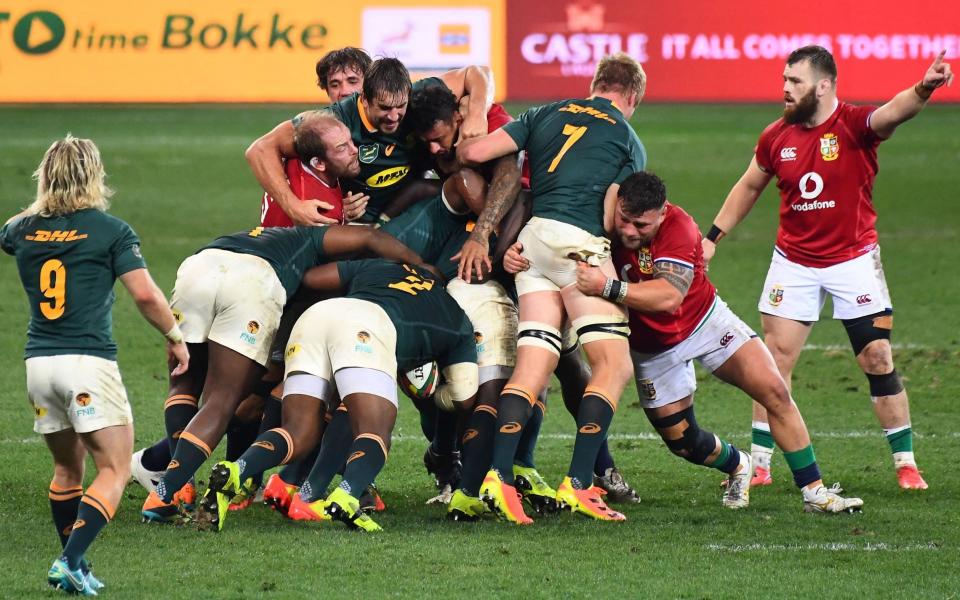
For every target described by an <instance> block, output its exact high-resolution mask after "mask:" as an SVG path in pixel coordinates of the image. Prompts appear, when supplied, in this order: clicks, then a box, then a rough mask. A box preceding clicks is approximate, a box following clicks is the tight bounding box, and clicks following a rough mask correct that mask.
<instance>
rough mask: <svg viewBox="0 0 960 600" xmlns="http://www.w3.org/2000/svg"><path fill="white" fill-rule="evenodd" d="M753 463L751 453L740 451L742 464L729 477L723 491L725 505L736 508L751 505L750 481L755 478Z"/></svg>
mask: <svg viewBox="0 0 960 600" xmlns="http://www.w3.org/2000/svg"><path fill="white" fill-rule="evenodd" d="M752 467H753V464H752V459H751V458H750V455H749V454H747V453H746V452H741V453H740V466H739V467H738V469H737V472H736V473H732V474H730V475H729V476H728V477H727V485H726V488H727V489H725V490H724V491H723V505H724V506H726V507H727V508H732V509H734V510H737V509H740V508H746V507H747V506H749V505H750V483H751V480H752V479H753V469H752Z"/></svg>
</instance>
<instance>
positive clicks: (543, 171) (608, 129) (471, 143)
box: [457, 53, 646, 524]
mask: <svg viewBox="0 0 960 600" xmlns="http://www.w3.org/2000/svg"><path fill="white" fill-rule="evenodd" d="M645 84H646V76H645V74H644V73H643V69H642V68H641V67H640V65H639V64H638V63H637V62H636V61H635V60H633V59H632V58H630V57H628V56H627V55H626V54H622V53H621V54H617V55H614V56H608V57H605V58H604V59H602V60H601V61H600V62H599V63H598V65H597V70H596V74H595V75H594V79H593V82H592V83H591V96H590V98H587V99H585V100H584V99H570V100H564V101H561V102H556V103H553V104H549V105H546V106H541V107H536V108H532V109H530V110H528V111H527V112H525V113H524V114H523V115H521V117H520V118H519V119H518V120H516V121H513V122H511V123H508V124H506V125H504V126H503V127H501V128H500V129H498V130H496V131H494V132H493V133H491V134H489V135H486V136H482V137H479V138H474V139H470V140H465V141H463V142H461V143H460V146H459V147H458V148H457V155H458V157H459V159H460V160H461V161H462V162H464V163H467V164H482V163H485V162H487V161H489V160H492V159H494V158H496V157H499V156H503V155H506V154H511V153H514V152H517V151H518V150H521V149H524V150H527V153H528V156H529V160H530V167H531V168H530V171H531V178H530V184H531V189H532V191H533V215H534V216H533V218H531V219H530V221H528V223H527V224H526V225H525V226H524V228H523V230H522V231H521V232H520V238H519V239H520V241H521V243H522V244H523V247H524V252H526V253H527V254H528V256H529V258H530V261H531V264H532V268H531V269H530V270H528V271H525V272H523V273H520V274H519V275H518V276H517V281H516V285H517V292H518V294H519V297H520V323H519V327H518V331H519V333H518V341H517V367H516V369H514V371H513V374H512V375H511V377H510V380H509V382H508V383H507V385H506V387H505V388H504V391H503V394H502V395H501V396H500V400H499V406H498V407H497V433H496V441H495V444H494V449H493V460H492V467H493V468H492V469H491V470H490V471H489V472H488V473H487V476H486V478H485V480H484V482H483V485H482V487H481V495H482V496H484V497H485V498H487V499H488V501H489V503H490V504H491V505H492V506H493V508H494V509H495V511H496V512H497V513H498V514H499V515H500V516H502V517H504V518H506V519H507V520H509V521H511V522H513V523H518V524H529V523H532V520H531V519H530V518H529V517H527V516H526V515H525V514H524V513H523V507H522V505H521V504H520V502H519V501H518V499H517V493H516V489H515V488H514V485H513V483H514V478H513V472H512V463H513V458H514V455H515V452H516V447H517V442H518V440H519V438H520V434H521V433H522V431H523V427H524V424H525V423H526V421H527V419H528V418H529V417H530V414H531V411H532V408H533V406H534V405H535V403H536V399H537V396H538V395H539V394H540V391H541V390H543V389H544V388H545V387H546V385H547V378H548V377H549V376H550V373H552V372H553V371H554V369H555V368H556V366H557V362H558V359H559V355H560V350H561V336H560V327H561V325H562V324H563V320H564V317H565V316H566V318H568V319H569V320H570V321H571V322H572V324H573V327H574V329H575V330H576V331H577V334H578V337H579V339H580V342H581V343H582V344H583V348H584V351H585V352H586V354H587V359H588V361H589V362H590V365H591V367H592V369H593V373H592V375H591V378H590V385H588V386H587V388H586V391H585V393H584V396H583V398H582V400H581V403H580V409H579V412H578V415H577V429H578V432H577V438H576V442H575V444H574V453H573V458H572V460H571V464H570V469H569V470H568V472H567V477H566V478H565V479H564V480H563V482H562V483H561V484H560V486H559V488H558V490H557V501H558V502H559V503H560V504H562V505H565V506H567V507H569V508H571V509H572V510H574V511H575V512H580V513H583V514H586V515H588V516H591V517H593V518H595V519H600V520H624V519H625V517H624V516H623V515H622V514H620V513H618V512H615V511H612V510H609V509H608V508H607V506H606V504H605V503H604V502H603V500H602V498H601V495H602V494H601V491H600V489H599V488H598V487H596V486H594V485H592V482H593V466H594V462H595V460H596V457H597V452H598V449H599V447H600V445H601V444H602V442H603V441H604V439H605V438H606V434H607V429H608V427H609V425H610V422H611V420H612V419H613V413H614V411H615V409H616V405H617V402H618V401H619V399H620V394H621V392H622V391H623V388H624V386H625V385H626V383H627V381H628V380H629V378H630V374H631V373H632V370H633V368H632V365H631V364H630V358H629V353H628V346H627V335H628V331H629V330H628V328H627V317H626V314H625V312H624V311H623V309H622V307H620V306H618V305H616V304H613V303H611V302H609V301H607V300H605V299H602V298H595V297H588V296H585V295H584V294H583V293H582V292H580V291H579V290H577V287H576V273H577V268H576V261H575V260H571V257H576V258H578V259H582V260H587V261H590V262H591V263H592V264H595V265H597V266H601V268H602V269H603V271H604V273H606V274H607V275H608V276H610V277H616V273H615V272H614V268H613V263H612V261H611V260H610V241H609V240H608V239H606V238H605V237H604V229H603V213H604V202H605V201H606V200H609V201H610V202H612V201H613V200H614V199H615V197H616V188H617V186H618V185H619V183H620V182H621V181H623V180H624V179H625V178H626V177H627V176H628V175H629V174H630V173H633V172H635V171H638V170H642V169H643V167H644V165H645V162H646V155H645V152H644V149H643V145H642V144H641V143H640V140H639V138H638V137H637V134H636V133H635V132H634V130H633V128H632V127H631V126H630V124H629V123H628V121H627V119H629V117H630V116H631V115H632V114H633V112H634V110H635V109H636V107H637V105H638V104H639V102H640V100H641V99H642V97H643V92H644V88H645ZM493 208H495V207H492V206H487V207H485V208H484V211H483V212H487V211H489V210H492V209H493ZM486 220H487V216H486V215H485V214H483V213H481V215H480V219H479V221H480V222H486ZM493 221H494V220H492V219H491V224H492V226H496V224H497V223H495V222H493ZM481 253H482V252H481ZM481 260H482V261H485V260H487V259H486V258H484V257H481ZM472 271H473V267H472V261H470V260H467V272H466V279H467V280H469V279H470V278H471V273H472ZM482 274H483V273H482V272H480V273H477V275H482Z"/></svg>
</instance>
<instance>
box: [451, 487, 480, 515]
mask: <svg viewBox="0 0 960 600" xmlns="http://www.w3.org/2000/svg"><path fill="white" fill-rule="evenodd" d="M486 512H487V505H486V504H484V503H483V500H481V499H480V498H477V497H474V496H468V495H467V494H466V492H464V491H463V490H456V491H455V492H453V495H452V496H450V503H449V504H448V505H447V518H448V519H449V520H451V521H476V520H477V519H479V518H480V517H482V516H483V515H484V513H486Z"/></svg>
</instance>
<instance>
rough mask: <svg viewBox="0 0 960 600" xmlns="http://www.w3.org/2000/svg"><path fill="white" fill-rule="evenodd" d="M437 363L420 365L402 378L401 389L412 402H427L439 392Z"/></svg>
mask: <svg viewBox="0 0 960 600" xmlns="http://www.w3.org/2000/svg"><path fill="white" fill-rule="evenodd" d="M437 369H438V367H437V363H436V361H432V362H428V363H427V364H425V365H420V366H419V367H417V368H416V369H411V370H409V371H407V372H406V373H404V374H402V375H401V376H400V381H399V383H400V389H402V390H403V391H404V393H406V394H407V395H408V396H410V398H411V399H412V400H426V399H427V398H429V397H430V396H433V393H434V392H435V391H437V383H438V382H439V380H440V374H439V373H437Z"/></svg>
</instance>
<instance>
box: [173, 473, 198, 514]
mask: <svg viewBox="0 0 960 600" xmlns="http://www.w3.org/2000/svg"><path fill="white" fill-rule="evenodd" d="M173 501H174V502H177V503H179V504H180V505H181V506H182V507H183V510H185V511H188V512H191V511H193V508H194V506H196V504H197V488H196V487H195V486H194V485H193V482H192V481H188V482H186V483H185V484H183V487H182V488H180V489H179V490H178V491H177V493H176V494H174V495H173Z"/></svg>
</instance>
